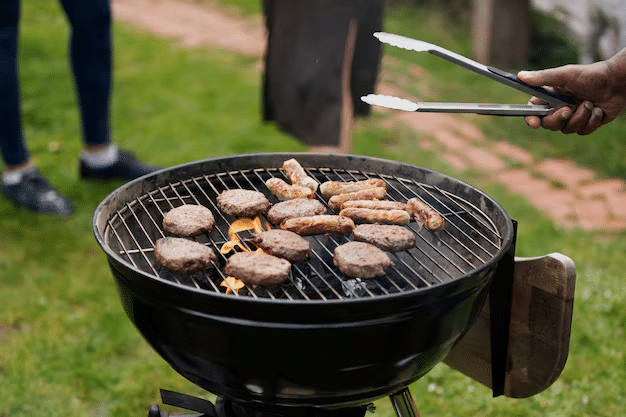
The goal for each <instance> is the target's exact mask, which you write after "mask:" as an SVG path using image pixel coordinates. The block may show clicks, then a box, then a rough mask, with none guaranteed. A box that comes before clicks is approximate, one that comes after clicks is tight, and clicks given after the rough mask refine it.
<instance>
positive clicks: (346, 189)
mask: <svg viewBox="0 0 626 417" xmlns="http://www.w3.org/2000/svg"><path fill="white" fill-rule="evenodd" d="M375 187H384V188H385V189H386V188H387V184H386V183H385V181H384V180H382V179H380V178H369V179H366V180H362V181H326V182H324V183H322V184H321V185H320V192H321V193H322V196H323V197H324V198H326V199H329V198H330V197H332V196H334V195H338V194H344V193H353V192H355V191H361V190H366V189H368V188H375Z"/></svg>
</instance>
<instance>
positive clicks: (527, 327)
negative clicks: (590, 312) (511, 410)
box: [444, 253, 576, 398]
mask: <svg viewBox="0 0 626 417" xmlns="http://www.w3.org/2000/svg"><path fill="white" fill-rule="evenodd" d="M575 283H576V266H575V264H574V262H573V261H572V260H571V259H570V258H568V257H567V256H565V255H563V254H560V253H552V254H549V255H546V256H541V257H536V258H515V269H514V274H513V297H512V306H511V317H510V329H509V345H508V360H507V370H506V376H505V389H504V395H505V396H507V397H511V398H526V397H530V396H533V395H536V394H538V393H540V392H541V391H543V390H545V389H546V388H548V387H549V386H550V385H552V384H553V383H554V381H556V379H557V378H558V377H559V375H560V374H561V372H562V371H563V368H564V367H565V362H566V361H567V354H568V350H569V340H570V331H571V323H572V310H573V307H574V287H575ZM490 340H491V338H490V317H489V299H487V301H486V302H485V305H484V307H483V309H482V311H481V312H480V314H479V317H478V319H477V320H476V323H475V324H474V325H473V327H472V328H471V329H470V330H469V331H468V333H467V334H466V335H465V336H464V337H463V338H462V339H461V340H459V341H458V342H457V344H456V345H455V346H454V347H453V348H452V349H451V350H450V353H449V354H448V356H447V357H446V359H445V360H444V363H446V364H447V365H449V366H450V367H452V368H454V369H456V370H458V371H459V372H461V373H463V374H465V375H467V376H469V377H470V378H472V379H474V380H476V381H478V382H480V383H481V384H483V385H485V386H487V387H489V388H491V387H492V383H491V345H490V343H491V342H490Z"/></svg>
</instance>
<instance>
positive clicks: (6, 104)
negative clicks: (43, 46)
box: [0, 0, 72, 214]
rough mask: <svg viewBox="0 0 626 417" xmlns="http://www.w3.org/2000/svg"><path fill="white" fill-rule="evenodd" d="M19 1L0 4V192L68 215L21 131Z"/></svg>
mask: <svg viewBox="0 0 626 417" xmlns="http://www.w3.org/2000/svg"><path fill="white" fill-rule="evenodd" d="M19 14H20V4H19V0H3V1H2V3H0V150H1V151H2V159H3V160H4V163H5V166H4V169H3V171H2V178H1V181H0V183H1V192H2V195H4V197H6V198H7V199H9V200H11V201H13V202H14V203H16V204H18V205H20V206H24V207H28V208H30V209H33V210H35V211H38V212H41V213H57V214H69V213H70V212H71V211H72V205H71V203H70V202H69V200H67V199H66V198H65V197H63V196H62V195H61V194H59V193H58V192H57V191H56V190H55V189H54V187H52V186H51V185H50V184H49V183H48V182H47V181H46V180H45V178H43V177H42V176H41V174H40V173H39V171H38V170H37V169H36V168H35V167H34V166H33V164H32V162H31V160H30V155H29V153H28V150H27V149H26V144H25V142H24V136H23V132H22V118H21V109H20V97H19V82H18V71H17V67H18V66H17V44H18V42H17V38H18V28H19Z"/></svg>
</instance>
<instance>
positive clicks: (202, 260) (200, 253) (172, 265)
mask: <svg viewBox="0 0 626 417" xmlns="http://www.w3.org/2000/svg"><path fill="white" fill-rule="evenodd" d="M154 254H155V256H156V259H157V262H159V264H161V265H162V266H163V267H164V268H167V269H169V270H170V271H175V272H195V271H199V270H201V269H205V268H207V267H209V266H210V265H211V261H213V260H214V259H215V252H213V249H211V248H209V247H207V246H204V245H203V244H201V243H198V242H194V241H192V240H188V239H183V238H180V237H165V238H162V239H159V240H157V241H156V243H155V245H154Z"/></svg>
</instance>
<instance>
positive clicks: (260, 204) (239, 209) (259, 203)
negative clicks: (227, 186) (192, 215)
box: [217, 189, 270, 219]
mask: <svg viewBox="0 0 626 417" xmlns="http://www.w3.org/2000/svg"><path fill="white" fill-rule="evenodd" d="M217 207H218V208H219V209H220V210H222V211H223V212H224V213H226V214H229V215H231V216H234V217H246V218H249V219H252V218H254V217H256V216H258V215H259V214H264V213H265V212H266V211H267V209H269V208H270V202H269V200H268V199H267V198H266V197H265V195H264V194H263V193H261V192H259V191H253V190H242V189H235V190H226V191H223V192H222V193H220V195H218V196H217Z"/></svg>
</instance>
